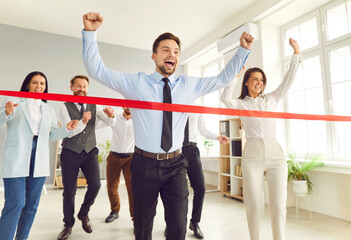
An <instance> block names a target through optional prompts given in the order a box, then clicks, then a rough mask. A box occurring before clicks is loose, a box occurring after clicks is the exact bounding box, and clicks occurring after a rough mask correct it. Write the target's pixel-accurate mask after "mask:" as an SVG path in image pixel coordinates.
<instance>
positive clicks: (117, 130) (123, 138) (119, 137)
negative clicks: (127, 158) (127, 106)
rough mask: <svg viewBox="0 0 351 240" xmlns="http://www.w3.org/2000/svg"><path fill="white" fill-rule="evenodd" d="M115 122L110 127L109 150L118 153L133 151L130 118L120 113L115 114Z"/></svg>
mask: <svg viewBox="0 0 351 240" xmlns="http://www.w3.org/2000/svg"><path fill="white" fill-rule="evenodd" d="M115 118H116V123H115V125H114V126H113V127H112V140H111V151H113V152H118V153H133V152H134V145H135V143H134V128H133V122H132V118H130V119H128V120H127V119H125V118H124V117H123V113H122V114H117V115H116V116H115Z"/></svg>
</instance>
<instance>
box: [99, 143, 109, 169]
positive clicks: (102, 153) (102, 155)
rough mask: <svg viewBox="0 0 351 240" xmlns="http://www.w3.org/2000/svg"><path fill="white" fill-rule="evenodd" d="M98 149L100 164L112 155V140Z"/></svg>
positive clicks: (100, 145) (100, 144)
mask: <svg viewBox="0 0 351 240" xmlns="http://www.w3.org/2000/svg"><path fill="white" fill-rule="evenodd" d="M98 148H99V155H98V160H99V163H102V162H103V161H104V160H105V159H106V158H107V156H108V154H109V153H110V148H111V141H110V139H107V140H106V141H105V143H104V144H102V143H99V144H98Z"/></svg>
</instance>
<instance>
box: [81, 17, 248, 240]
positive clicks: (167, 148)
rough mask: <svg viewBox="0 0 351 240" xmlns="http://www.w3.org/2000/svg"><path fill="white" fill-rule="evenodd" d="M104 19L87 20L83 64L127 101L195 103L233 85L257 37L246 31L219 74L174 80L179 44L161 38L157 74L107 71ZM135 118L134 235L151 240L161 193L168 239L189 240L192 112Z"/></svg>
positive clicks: (137, 112)
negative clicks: (186, 152)
mask: <svg viewBox="0 0 351 240" xmlns="http://www.w3.org/2000/svg"><path fill="white" fill-rule="evenodd" d="M102 22H103V17H102V16H101V15H100V14H99V13H88V14H85V15H84V16H83V23H84V30H83V31H82V35H83V61H84V64H85V67H86V69H87V71H88V73H89V75H90V76H91V77H92V78H94V79H95V80H97V81H99V82H100V83H102V84H104V85H106V86H107V87H109V88H112V89H114V90H115V91H117V92H119V93H121V94H122V95H123V96H124V97H125V98H126V99H131V100H140V101H149V102H164V103H175V104H192V103H193V102H194V101H195V99H197V98H198V97H201V96H203V95H205V94H208V93H210V92H213V91H216V90H218V89H221V88H223V87H225V86H226V85H228V84H229V83H230V82H231V81H232V80H233V79H234V78H235V76H236V75H237V74H238V73H239V71H240V70H241V68H242V67H243V65H244V63H245V61H246V58H247V56H248V55H249V53H250V50H249V49H250V48H251V46H252V44H253V37H252V36H251V35H250V34H248V33H243V34H242V36H241V38H240V47H239V49H238V51H237V53H236V54H235V55H234V56H233V58H232V59H231V60H230V61H229V63H228V64H227V66H226V67H225V68H224V69H223V70H222V71H221V73H220V74H218V75H217V76H213V77H203V78H201V77H189V76H186V75H180V76H175V75H174V72H175V70H176V68H177V65H178V62H179V56H180V50H181V49H180V48H181V47H180V40H179V39H178V37H176V36H174V35H173V34H171V33H164V34H161V35H160V36H159V37H158V38H157V39H156V40H155V42H154V44H153V53H152V60H153V61H154V62H155V68H156V69H155V71H154V72H153V73H152V74H149V75H148V74H146V73H143V72H139V73H138V74H128V73H121V72H117V71H115V70H112V69H109V68H107V67H105V65H104V63H103V61H102V59H101V56H100V54H99V50H98V46H97V42H96V37H97V32H96V30H97V29H98V28H99V27H100V26H101V24H102ZM130 111H131V113H132V115H133V124H134V135H135V152H134V155H133V158H132V163H131V166H130V168H131V173H132V188H133V199H134V232H135V239H137V240H150V239H151V238H152V227H153V219H154V216H155V215H156V205H157V198H158V195H159V194H160V195H161V198H162V201H163V204H164V208H165V220H166V224H167V239H175V240H181V239H185V233H186V221H187V210H188V195H189V192H188V188H187V180H186V169H187V166H188V162H187V160H186V159H185V158H184V156H183V155H182V154H181V148H182V143H183V139H184V128H185V124H186V120H187V116H188V114H187V113H181V112H166V111H164V112H162V111H155V110H144V109H133V108H131V109H130Z"/></svg>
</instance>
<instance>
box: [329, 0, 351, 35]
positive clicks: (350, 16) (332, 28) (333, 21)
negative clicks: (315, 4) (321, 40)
mask: <svg viewBox="0 0 351 240" xmlns="http://www.w3.org/2000/svg"><path fill="white" fill-rule="evenodd" d="M325 14H326V23H327V39H328V40H332V39H335V38H337V37H340V36H343V35H345V34H347V33H350V32H351V1H342V2H340V3H338V4H336V5H334V6H331V7H330V8H328V9H326V11H325Z"/></svg>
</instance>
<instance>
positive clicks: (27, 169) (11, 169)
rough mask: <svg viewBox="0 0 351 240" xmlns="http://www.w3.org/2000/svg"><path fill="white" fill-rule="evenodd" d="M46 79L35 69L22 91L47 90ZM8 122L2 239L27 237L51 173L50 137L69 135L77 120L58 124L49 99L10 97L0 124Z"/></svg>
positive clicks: (2, 109)
mask: <svg viewBox="0 0 351 240" xmlns="http://www.w3.org/2000/svg"><path fill="white" fill-rule="evenodd" d="M47 85H48V84H47V78H46V76H45V75H44V74H43V73H41V72H32V73H30V74H28V75H27V77H26V78H25V80H24V81H23V84H22V87H21V91H26V92H38V93H43V92H47ZM4 123H6V126H7V135H6V141H5V145H4V151H3V153H2V154H3V161H2V166H1V171H0V177H1V178H3V181H4V188H5V203H4V208H3V209H2V212H1V217H0V239H1V240H12V239H13V237H14V235H15V232H16V229H17V233H16V238H15V239H20V240H23V239H27V238H28V234H29V231H30V229H31V227H32V223H33V221H34V217H35V214H36V211H37V208H38V204H39V200H40V195H41V191H42V188H43V185H44V183H45V179H46V176H48V175H50V158H49V140H52V141H54V140H58V139H61V138H64V137H67V136H68V135H69V134H70V132H71V130H72V129H74V128H75V127H76V126H77V124H78V121H77V120H75V121H71V122H69V123H68V124H67V125H66V126H62V127H60V128H58V127H57V120H56V114H55V111H54V109H53V108H52V107H51V106H49V105H48V104H46V101H44V100H43V101H41V100H37V99H26V98H10V99H7V100H5V102H4V103H3V105H2V106H1V107H0V127H1V126H2V125H3V124H4Z"/></svg>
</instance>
